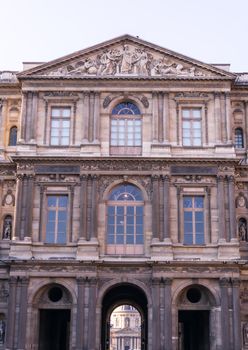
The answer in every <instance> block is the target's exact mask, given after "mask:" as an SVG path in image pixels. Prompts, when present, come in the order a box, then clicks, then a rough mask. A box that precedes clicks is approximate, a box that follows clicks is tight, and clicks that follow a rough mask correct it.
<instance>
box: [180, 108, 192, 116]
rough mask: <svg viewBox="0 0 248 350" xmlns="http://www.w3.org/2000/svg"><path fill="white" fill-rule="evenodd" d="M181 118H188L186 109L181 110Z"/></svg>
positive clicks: (188, 114)
mask: <svg viewBox="0 0 248 350" xmlns="http://www.w3.org/2000/svg"><path fill="white" fill-rule="evenodd" d="M182 112H183V118H189V117H190V113H189V110H188V109H183V111H182Z"/></svg>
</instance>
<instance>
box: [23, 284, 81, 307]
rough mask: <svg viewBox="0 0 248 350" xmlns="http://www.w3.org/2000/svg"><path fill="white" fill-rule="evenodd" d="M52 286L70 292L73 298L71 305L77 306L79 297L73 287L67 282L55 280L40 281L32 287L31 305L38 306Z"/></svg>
mask: <svg viewBox="0 0 248 350" xmlns="http://www.w3.org/2000/svg"><path fill="white" fill-rule="evenodd" d="M51 285H58V286H61V287H62V288H64V289H65V290H67V291H68V293H69V294H70V296H71V304H72V305H73V304H74V305H75V304H77V295H76V292H75V290H74V289H73V288H72V285H71V284H70V283H68V282H66V281H64V280H63V281H62V280H60V279H57V278H55V279H54V280H49V281H48V280H46V281H39V282H38V283H37V284H35V285H33V287H30V290H29V303H31V304H33V305H34V304H35V305H37V302H38V301H39V298H40V297H41V295H42V294H43V293H44V291H46V290H47V289H48V288H49V287H50V286H51Z"/></svg>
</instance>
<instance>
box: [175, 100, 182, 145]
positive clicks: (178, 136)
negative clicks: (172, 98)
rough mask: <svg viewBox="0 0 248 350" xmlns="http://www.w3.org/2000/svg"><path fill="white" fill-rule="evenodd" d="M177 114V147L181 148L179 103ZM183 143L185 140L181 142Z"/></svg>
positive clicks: (177, 104)
mask: <svg viewBox="0 0 248 350" xmlns="http://www.w3.org/2000/svg"><path fill="white" fill-rule="evenodd" d="M176 113H177V119H176V122H177V145H178V146H179V144H180V128H179V125H180V123H179V103H178V102H176ZM181 142H182V143H183V140H182V141H181Z"/></svg>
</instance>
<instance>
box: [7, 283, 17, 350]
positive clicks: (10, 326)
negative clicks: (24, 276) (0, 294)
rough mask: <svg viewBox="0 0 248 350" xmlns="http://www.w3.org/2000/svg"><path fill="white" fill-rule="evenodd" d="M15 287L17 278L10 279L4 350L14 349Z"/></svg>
mask: <svg viewBox="0 0 248 350" xmlns="http://www.w3.org/2000/svg"><path fill="white" fill-rule="evenodd" d="M16 287H17V277H10V280H9V299H8V319H7V330H6V350H13V349H14V339H15V318H16Z"/></svg>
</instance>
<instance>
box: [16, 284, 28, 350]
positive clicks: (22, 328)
mask: <svg viewBox="0 0 248 350" xmlns="http://www.w3.org/2000/svg"><path fill="white" fill-rule="evenodd" d="M28 283H29V280H28V278H26V277H23V278H22V279H21V296H20V307H19V308H20V311H19V322H18V327H19V329H18V341H17V344H18V350H25V345H26V329H27V306H28V297H27V295H28Z"/></svg>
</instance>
